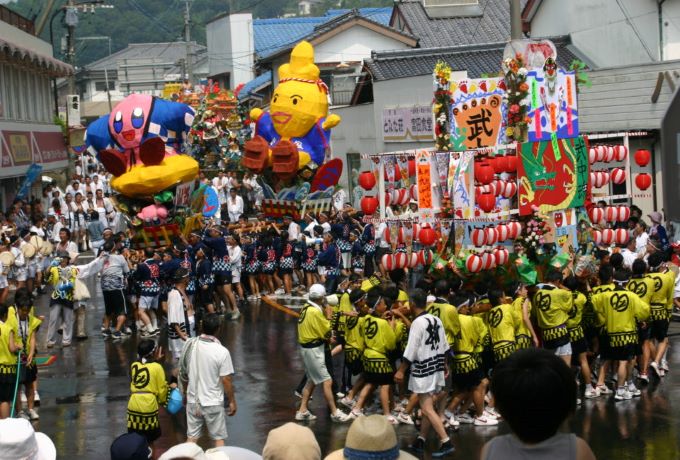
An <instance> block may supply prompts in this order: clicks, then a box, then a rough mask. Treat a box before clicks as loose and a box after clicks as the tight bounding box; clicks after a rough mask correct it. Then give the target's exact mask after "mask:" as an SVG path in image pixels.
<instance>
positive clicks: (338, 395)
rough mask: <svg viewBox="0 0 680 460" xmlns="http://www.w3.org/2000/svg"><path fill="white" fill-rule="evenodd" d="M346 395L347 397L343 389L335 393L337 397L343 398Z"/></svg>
mask: <svg viewBox="0 0 680 460" xmlns="http://www.w3.org/2000/svg"><path fill="white" fill-rule="evenodd" d="M344 397H345V393H343V392H342V391H338V392H337V393H335V398H336V399H342V398H344Z"/></svg>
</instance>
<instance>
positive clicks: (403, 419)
mask: <svg viewBox="0 0 680 460" xmlns="http://www.w3.org/2000/svg"><path fill="white" fill-rule="evenodd" d="M397 420H399V423H403V424H404V425H415V423H414V422H413V419H412V418H411V416H410V415H408V414H407V413H406V412H399V413H398V414H397Z"/></svg>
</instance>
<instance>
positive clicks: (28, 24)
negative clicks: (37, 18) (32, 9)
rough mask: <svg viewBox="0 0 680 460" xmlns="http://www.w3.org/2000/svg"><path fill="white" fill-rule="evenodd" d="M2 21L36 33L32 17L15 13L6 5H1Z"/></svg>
mask: <svg viewBox="0 0 680 460" xmlns="http://www.w3.org/2000/svg"><path fill="white" fill-rule="evenodd" d="M0 21H2V22H6V23H7V24H9V25H11V26H14V27H16V28H17V29H21V30H23V31H24V32H26V33H29V34H31V35H35V24H34V23H33V21H31V20H30V19H26V18H25V17H23V16H22V15H20V14H18V13H15V12H14V11H12V10H10V9H9V8H7V7H6V6H2V5H0Z"/></svg>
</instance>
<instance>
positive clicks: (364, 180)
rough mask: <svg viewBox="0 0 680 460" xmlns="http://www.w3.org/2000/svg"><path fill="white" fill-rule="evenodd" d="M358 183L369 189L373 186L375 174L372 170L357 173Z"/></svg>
mask: <svg viewBox="0 0 680 460" xmlns="http://www.w3.org/2000/svg"><path fill="white" fill-rule="evenodd" d="M359 185H361V188H363V189H364V190H371V189H372V188H373V187H375V175H374V174H373V172H372V171H364V172H362V173H361V174H359Z"/></svg>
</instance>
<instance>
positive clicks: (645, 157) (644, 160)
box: [633, 149, 652, 190]
mask: <svg viewBox="0 0 680 460" xmlns="http://www.w3.org/2000/svg"><path fill="white" fill-rule="evenodd" d="M633 158H634V159H635V163H637V165H638V166H640V167H645V166H647V165H648V164H649V161H650V160H651V159H652V152H650V151H649V150H645V149H640V150H638V151H636V152H635V155H633ZM642 190H644V189H642Z"/></svg>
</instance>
